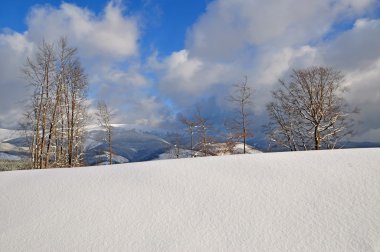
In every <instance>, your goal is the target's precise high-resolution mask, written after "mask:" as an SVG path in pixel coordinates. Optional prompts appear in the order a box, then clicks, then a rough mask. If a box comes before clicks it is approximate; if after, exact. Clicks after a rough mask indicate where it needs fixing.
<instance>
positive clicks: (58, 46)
mask: <svg viewBox="0 0 380 252" xmlns="http://www.w3.org/2000/svg"><path fill="white" fill-rule="evenodd" d="M23 73H24V77H25V78H26V80H27V81H28V83H29V84H30V85H31V86H32V88H33V94H32V95H31V99H30V104H31V106H30V108H31V109H30V111H27V112H26V113H25V115H26V117H25V119H26V121H28V123H24V125H29V126H30V129H29V130H30V131H31V132H32V134H31V136H32V137H31V141H30V146H31V147H30V149H31V157H32V162H33V168H40V169H41V168H47V167H61V166H68V167H73V166H78V165H81V164H82V160H83V142H84V134H85V130H84V127H85V125H86V121H87V120H86V119H87V111H86V110H87V105H86V104H87V101H86V90H87V86H88V84H87V78H86V75H85V73H84V70H83V68H82V67H81V65H80V62H79V59H78V57H77V49H76V48H72V47H69V46H68V44H67V41H66V39H65V38H61V39H60V40H59V41H58V42H57V43H47V42H43V43H42V45H41V46H40V47H39V50H38V52H37V53H36V55H35V57H34V58H28V59H27V63H26V65H25V67H24V68H23Z"/></svg>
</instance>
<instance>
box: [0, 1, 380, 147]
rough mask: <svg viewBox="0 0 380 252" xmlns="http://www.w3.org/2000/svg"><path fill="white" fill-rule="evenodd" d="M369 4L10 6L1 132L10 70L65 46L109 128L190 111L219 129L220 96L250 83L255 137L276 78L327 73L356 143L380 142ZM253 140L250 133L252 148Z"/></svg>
mask: <svg viewBox="0 0 380 252" xmlns="http://www.w3.org/2000/svg"><path fill="white" fill-rule="evenodd" d="M379 13H380V11H379V1H378V0H309V1H304V0H283V1H280V2H279V1H277V0H266V1H261V0H239V1H237V0H194V1H190V0H188V1H185V0H183V1H178V0H157V1H155V0H139V1H137V0H136V1H132V0H124V1H123V0H111V1H66V2H61V1H46V2H45V1H31V0H27V1H10V0H4V1H2V2H1V9H0V57H1V58H2V59H3V60H2V61H1V62H0V76H2V78H1V79H0V88H1V92H0V103H1V104H0V127H8V128H9V127H14V126H15V125H16V122H17V120H18V118H19V117H20V115H21V111H22V108H23V106H24V104H25V102H24V101H25V97H27V93H26V91H25V88H24V86H25V84H26V83H25V81H24V80H23V79H22V78H21V76H20V70H19V69H20V68H21V66H22V65H23V63H24V62H25V60H26V57H33V55H34V53H35V50H36V47H37V46H38V44H39V43H41V41H42V39H45V40H47V41H51V42H53V41H55V40H56V39H57V38H59V37H60V36H66V37H67V38H68V40H69V42H70V44H71V45H72V46H74V47H77V48H78V51H79V57H80V59H81V62H82V65H83V67H84V68H85V70H86V73H87V75H88V77H89V84H90V100H91V102H92V103H95V102H96V101H97V100H99V99H104V100H106V101H107V102H109V104H110V106H112V108H113V109H114V110H115V111H116V112H117V115H118V116H117V118H116V119H115V120H116V122H117V123H126V124H128V125H130V127H134V128H144V129H146V128H148V129H154V130H163V131H168V130H174V129H176V128H177V127H178V120H177V119H176V118H177V115H178V113H185V114H189V113H192V111H194V110H195V107H197V106H200V107H201V108H202V111H203V113H204V114H205V115H207V116H209V117H210V118H212V119H213V122H214V124H215V125H217V127H222V126H223V123H224V121H225V120H226V118H228V116H229V115H231V114H232V113H233V107H232V106H231V104H228V103H227V102H226V99H225V97H226V96H227V95H228V94H229V92H230V91H231V87H232V85H233V84H235V83H238V82H240V81H241V80H242V79H243V77H244V76H247V77H248V83H249V85H250V86H251V87H252V88H253V89H254V92H255V94H254V106H252V108H251V109H252V112H253V113H254V114H255V117H254V118H255V120H254V121H255V123H254V125H255V126H254V127H255V131H256V132H260V131H261V126H262V124H264V123H265V122H266V112H265V104H266V103H268V102H269V101H270V99H271V98H270V94H271V90H273V89H274V88H276V87H277V85H278V79H280V78H286V77H287V76H288V75H289V72H290V71H291V70H292V69H294V68H295V69H297V68H305V67H309V66H312V65H325V66H332V67H334V68H337V69H339V70H341V71H342V72H343V73H344V74H345V76H346V82H345V85H347V87H349V88H350V90H351V92H350V93H349V94H347V95H346V99H347V100H348V101H349V102H350V104H353V105H354V106H357V107H359V108H360V109H361V111H362V112H361V113H360V115H359V116H358V118H357V119H358V120H359V121H361V124H359V125H358V126H357V129H356V130H357V132H358V134H357V136H356V137H355V139H354V140H357V141H380V119H378V117H376V116H373V115H374V114H376V113H377V114H378V107H379V106H380V93H379V92H380V88H379V82H380V81H379V80H380V47H379V46H378V45H379V44H380V43H379V42H380V18H379V17H380V15H379ZM260 134H261V133H258V134H255V135H256V136H259V137H260Z"/></svg>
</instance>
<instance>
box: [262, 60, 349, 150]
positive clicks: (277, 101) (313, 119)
mask: <svg viewBox="0 0 380 252" xmlns="http://www.w3.org/2000/svg"><path fill="white" fill-rule="evenodd" d="M343 78H344V76H343V75H342V73H341V72H339V71H336V70H334V69H332V68H327V67H311V68H307V69H301V70H293V73H292V74H291V76H290V78H289V80H287V81H283V80H280V84H281V86H280V88H278V89H277V90H275V91H274V92H273V95H272V97H273V101H272V102H270V103H269V104H268V105H267V110H268V113H269V118H270V123H269V124H268V125H267V135H268V137H269V140H270V141H271V143H272V144H274V145H277V146H282V147H285V148H287V149H289V150H293V151H296V150H309V149H315V150H319V149H333V148H335V147H336V145H337V143H338V142H339V141H340V140H341V139H342V138H343V137H345V136H347V135H348V134H351V133H352V131H351V126H352V122H353V120H352V113H353V112H355V111H350V110H349V109H348V105H347V103H346V101H345V100H344V98H343V93H344V92H346V91H347V89H346V88H344V86H343V85H342V83H343Z"/></svg>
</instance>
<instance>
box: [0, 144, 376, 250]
mask: <svg viewBox="0 0 380 252" xmlns="http://www.w3.org/2000/svg"><path fill="white" fill-rule="evenodd" d="M379 198H380V149H350V150H334V151H310V152H298V153H273V154H272V153H271V154H252V155H234V156H223V157H206V158H193V159H178V160H164V161H151V162H143V163H130V164H121V165H113V166H101V167H87V168H77V169H49V170H30V171H13V172H2V173H0V206H1V211H2V213H1V215H0V251H26V250H27V251H51V250H54V251H90V250H92V251H355V252H357V251H379V250H380V204H379Z"/></svg>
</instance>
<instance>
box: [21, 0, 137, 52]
mask: <svg viewBox="0 0 380 252" xmlns="http://www.w3.org/2000/svg"><path fill="white" fill-rule="evenodd" d="M27 24H28V38H29V39H30V40H32V41H34V42H37V43H38V42H40V41H41V40H42V39H43V38H45V39H49V40H57V39H58V38H59V37H61V36H64V35H66V36H67V37H69V38H70V42H72V43H73V44H74V45H75V46H76V47H78V48H79V50H80V52H81V54H83V55H85V56H87V57H89V56H96V57H99V56H100V57H107V58H109V57H111V58H121V59H123V58H125V57H130V56H135V55H138V38H139V27H138V24H137V18H136V17H133V16H131V17H129V16H123V6H122V5H121V4H120V3H117V2H115V1H111V2H109V3H108V4H107V6H106V8H105V9H104V12H103V13H102V14H101V15H95V14H94V13H93V12H91V11H89V10H87V9H83V8H80V7H78V6H76V5H73V4H69V3H62V4H61V6H60V7H59V8H58V9H56V8H53V7H50V6H36V7H34V8H33V9H32V11H31V13H30V14H29V16H28V19H27Z"/></svg>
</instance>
